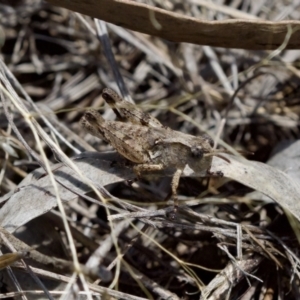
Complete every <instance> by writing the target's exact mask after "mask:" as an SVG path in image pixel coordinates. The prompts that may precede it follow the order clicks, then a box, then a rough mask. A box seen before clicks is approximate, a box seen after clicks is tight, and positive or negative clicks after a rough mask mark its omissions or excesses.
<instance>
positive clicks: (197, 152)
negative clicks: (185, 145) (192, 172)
mask: <svg viewBox="0 0 300 300" xmlns="http://www.w3.org/2000/svg"><path fill="white" fill-rule="evenodd" d="M191 152H192V156H193V157H195V158H199V159H201V158H202V157H203V150H202V147H200V146H192V147H191Z"/></svg>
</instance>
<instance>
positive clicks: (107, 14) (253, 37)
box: [48, 0, 300, 50]
mask: <svg viewBox="0 0 300 300" xmlns="http://www.w3.org/2000/svg"><path fill="white" fill-rule="evenodd" d="M48 2H49V3H51V4H54V5H57V6H61V7H65V8H68V9H70V10H73V11H76V12H79V13H82V14H86V15H89V16H91V17H95V18H99V19H101V20H104V21H106V22H109V23H113V24H116V25H119V26H123V27H126V28H128V29H131V30H135V31H139V32H143V33H147V34H149V35H153V36H157V37H161V38H164V39H167V40H169V41H173V42H186V43H193V44H199V45H210V46H215V47H225V48H241V49H252V50H262V49H276V48H278V47H279V46H280V45H281V44H282V43H283V41H284V39H285V38H286V35H287V32H288V27H289V26H290V28H291V29H294V30H295V29H296V30H295V32H294V33H293V34H292V36H291V37H290V39H289V41H288V43H287V45H286V49H299V48H300V30H299V29H300V21H281V22H269V21H262V20H241V19H236V20H232V19H230V20H225V21H204V20H199V19H196V18H192V17H187V16H184V15H181V14H178V13H173V12H170V11H166V10H164V9H160V8H156V7H152V6H149V5H146V4H142V3H137V2H134V1H131V0H85V1H81V0H72V1H70V0H48ZM155 24H156V25H157V24H158V26H155ZM158 27H160V29H159V28H158ZM297 29H298V30H297Z"/></svg>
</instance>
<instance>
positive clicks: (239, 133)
mask: <svg viewBox="0 0 300 300" xmlns="http://www.w3.org/2000/svg"><path fill="white" fill-rule="evenodd" d="M50 2H52V1H50ZM113 2H115V1H113ZM1 3H4V2H3V1H2V2H1ZM62 3H64V1H62ZM149 3H150V1H147V4H149ZM209 3H210V2H208V1H199V2H198V4H197V1H192V0H190V1H184V2H183V1H177V0H170V1H163V2H162V3H159V1H151V5H153V6H154V5H156V6H158V7H159V8H162V9H165V10H169V11H174V12H177V13H180V14H182V15H184V16H189V17H196V18H201V19H203V20H207V21H212V20H218V21H222V20H223V21H226V20H227V19H229V18H235V17H236V16H238V17H239V18H240V17H241V16H243V17H244V18H246V17H247V15H248V16H249V19H250V18H251V19H252V20H253V19H254V17H256V18H259V19H260V20H267V21H274V22H276V21H287V20H299V17H300V9H299V5H298V6H297V4H295V1H259V2H258V1H257V2H256V1H240V2H239V1H227V2H226V3H225V2H224V3H223V5H215V6H211V5H210V4H209ZM258 3H260V4H258ZM62 5H63V4H62ZM103 9H104V10H105V9H107V11H106V13H109V9H108V7H104V8H103ZM228 10H229V11H228ZM241 14H242V15H241ZM0 17H1V18H0V20H1V26H2V27H1V31H0V33H1V35H0V41H1V45H2V48H1V50H2V51H1V53H2V57H1V61H0V64H1V65H0V76H1V89H0V91H1V94H0V95H1V106H0V114H1V118H0V121H1V123H0V124H1V129H0V130H1V135H0V145H1V148H0V149H1V151H0V159H1V164H0V166H1V172H0V180H1V181H0V183H1V198H0V200H1V209H0V222H1V230H0V240H1V245H2V247H1V251H2V253H3V256H2V257H0V266H1V267H2V268H3V270H1V271H0V274H1V286H0V288H1V295H0V298H1V299H4V298H8V297H14V298H16V299H18V297H19V298H24V299H26V297H27V299H36V298H40V299H56V298H60V297H64V298H63V299H73V298H74V299H76V298H77V297H78V295H85V296H82V297H83V299H85V298H86V299H98V298H96V297H97V295H98V297H99V294H101V297H102V298H103V299H298V298H300V295H299V294H300V292H299V279H300V278H299V236H300V235H299V219H300V204H299V195H300V184H299V168H300V163H299V148H300V144H299V141H298V139H299V110H300V102H299V88H298V86H299V83H300V79H299V69H298V68H299V57H300V51H299V50H294V51H292V50H286V46H287V45H289V38H291V37H293V35H292V33H291V32H289V31H288V30H287V33H286V40H283V41H280V43H281V44H280V45H279V46H276V49H274V50H273V51H265V50H264V49H263V48H262V49H260V50H257V51H249V50H242V49H239V50H237V49H230V48H228V49H225V48H212V47H210V46H199V45H193V44H185V43H176V44H175V43H171V42H168V41H166V40H162V39H160V38H158V37H153V36H146V35H144V34H141V33H138V32H133V31H129V30H127V29H124V28H122V27H117V26H115V25H112V24H109V23H105V22H103V21H99V20H94V19H91V18H90V17H87V16H83V15H79V14H77V13H74V12H71V11H67V10H65V9H63V8H60V7H53V6H51V5H50V4H47V3H45V2H41V1H33V0H27V1H18V2H16V3H15V5H14V6H8V5H7V4H0ZM152 21H153V20H152ZM158 21H159V20H158ZM241 30H242V29H241ZM248 30H250V29H249V28H248ZM140 31H141V32H143V30H142V29H141V30H140ZM174 31H176V27H175V26H174ZM296 31H297V29H296ZM255 33H256V32H255V29H252V34H253V35H255ZM186 34H187V35H188V32H187V33H186ZM289 34H291V35H289ZM235 42H238V40H236V41H235ZM277 42H278V41H277ZM243 45H245V44H243V41H242V40H241V47H239V48H243ZM218 46H221V45H218ZM223 46H224V47H227V46H226V45H223ZM291 48H292V47H291ZM105 87H111V88H114V89H116V90H118V89H119V90H120V93H121V94H122V95H123V96H124V97H125V98H126V99H127V100H128V101H132V100H131V98H132V99H134V101H135V103H136V104H137V105H139V106H140V107H141V108H142V109H143V110H145V111H148V112H150V113H151V114H152V115H153V116H155V117H156V118H157V119H159V120H160V121H161V123H163V124H165V125H168V126H170V127H171V128H173V129H175V130H179V131H181V132H184V133H189V134H193V135H201V134H203V133H206V134H208V135H209V136H211V137H212V138H213V139H214V140H215V141H217V142H218V145H219V146H220V147H223V148H225V149H228V150H229V151H231V152H232V153H233V154H234V155H232V156H231V155H230V156H228V157H229V159H230V162H231V163H230V164H229V163H228V162H226V161H223V160H221V159H218V158H217V157H216V158H215V159H214V160H213V164H212V170H220V171H222V172H223V173H224V175H225V176H224V177H223V178H211V179H210V180H208V179H207V178H204V177H201V176H200V175H203V174H197V173H191V172H189V170H187V171H186V172H185V176H186V177H184V178H182V179H181V181H180V185H179V190H178V192H179V205H180V206H179V211H178V213H177V218H176V219H175V220H171V219H170V218H169V213H170V211H171V210H172V209H173V207H172V203H171V202H170V201H168V200H169V197H168V196H169V193H170V178H168V177H166V178H165V177H157V178H153V180H140V181H137V182H131V181H132V179H134V173H133V171H132V166H131V165H130V164H129V163H128V162H127V161H125V160H124V158H122V157H120V156H119V155H118V154H116V153H115V152H112V151H111V150H112V149H111V148H110V147H109V146H108V145H106V144H105V143H104V142H103V141H101V140H99V139H96V138H94V137H92V136H91V135H87V134H86V133H85V132H84V131H83V129H82V128H81V127H80V126H79V120H80V118H81V116H82V115H83V112H84V111H85V110H86V109H87V108H88V107H93V108H99V109H100V111H101V113H102V114H103V115H104V117H105V118H107V119H110V118H114V114H113V113H112V111H111V110H109V109H108V107H107V106H104V103H103V101H102V98H101V97H100V95H101V91H102V89H103V88H105ZM237 149H238V150H243V151H247V152H249V153H250V152H253V153H254V155H247V159H248V160H246V159H244V158H242V157H241V156H240V155H239V153H238V152H237V151H236V150H237ZM94 151H98V152H94ZM12 234H13V235H12ZM13 252H15V253H13ZM5 267H7V268H5ZM4 268H5V269H4Z"/></svg>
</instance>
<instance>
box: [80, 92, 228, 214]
mask: <svg viewBox="0 0 300 300" xmlns="http://www.w3.org/2000/svg"><path fill="white" fill-rule="evenodd" d="M102 97H103V99H104V100H105V101H106V103H108V104H109V106H110V107H111V108H112V109H113V110H114V112H115V114H116V115H117V117H118V119H119V120H118V121H108V120H105V119H104V118H103V117H102V116H101V114H100V113H99V112H98V111H96V110H89V111H87V112H86V113H85V114H84V116H83V117H82V119H81V121H80V122H81V125H82V126H83V128H85V129H86V130H87V131H88V132H89V133H90V134H92V135H94V136H96V137H99V138H101V139H103V140H104V141H106V142H107V143H109V144H110V145H111V146H112V147H113V148H115V149H116V150H117V151H118V152H119V153H120V154H121V155H122V156H124V157H125V158H127V159H128V160H130V161H131V162H133V163H135V165H134V167H133V170H134V172H135V174H136V175H137V177H138V178H140V177H141V175H143V174H145V173H151V172H154V171H156V172H155V173H157V171H164V172H163V173H164V174H166V173H167V174H170V175H171V176H172V184H171V187H172V198H173V200H174V212H176V210H177V207H178V200H177V188H178V184H179V179H180V176H181V174H182V172H183V169H184V168H185V167H186V166H188V167H190V168H191V169H192V170H193V171H194V172H195V173H200V172H203V171H205V172H206V175H207V176H223V173H222V172H215V173H212V172H210V167H211V163H212V157H213V156H219V157H221V158H223V159H224V160H226V161H228V162H229V160H228V159H227V158H225V157H223V156H222V155H220V153H224V152H225V153H226V151H225V150H216V149H213V141H212V139H211V138H209V137H207V136H205V135H203V136H199V137H195V136H193V135H189V134H185V133H182V132H179V131H175V130H172V129H171V128H169V127H166V126H163V125H162V124H161V123H160V122H159V121H158V120H157V119H156V118H154V117H153V116H151V115H150V114H148V113H145V112H143V111H142V110H140V109H139V108H138V107H137V106H135V105H134V104H132V103H129V102H127V101H125V100H124V99H122V98H121V97H120V96H119V95H118V94H117V93H116V92H114V91H113V90H111V89H108V88H106V89H104V90H103V92H102Z"/></svg>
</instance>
